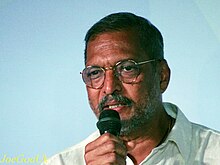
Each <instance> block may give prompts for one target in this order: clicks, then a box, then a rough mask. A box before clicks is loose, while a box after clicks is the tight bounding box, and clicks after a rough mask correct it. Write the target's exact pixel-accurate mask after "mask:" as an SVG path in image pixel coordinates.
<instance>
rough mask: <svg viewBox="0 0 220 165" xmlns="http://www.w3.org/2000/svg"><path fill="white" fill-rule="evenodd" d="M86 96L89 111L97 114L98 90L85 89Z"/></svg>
mask: <svg viewBox="0 0 220 165" xmlns="http://www.w3.org/2000/svg"><path fill="white" fill-rule="evenodd" d="M87 94H88V100H89V104H90V107H91V109H92V110H93V111H94V113H95V114H98V104H99V94H100V92H99V90H97V89H92V88H88V87H87Z"/></svg>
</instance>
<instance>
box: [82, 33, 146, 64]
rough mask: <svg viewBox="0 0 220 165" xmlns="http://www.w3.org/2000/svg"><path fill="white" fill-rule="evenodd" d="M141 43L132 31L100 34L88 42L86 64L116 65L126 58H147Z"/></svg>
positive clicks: (137, 59) (138, 59)
mask: <svg viewBox="0 0 220 165" xmlns="http://www.w3.org/2000/svg"><path fill="white" fill-rule="evenodd" d="M139 43H140V42H139V41H138V37H137V36H136V35H135V33H134V32H132V31H121V32H108V33H103V34H100V35H98V36H96V37H95V38H94V39H93V40H91V41H89V42H88V45H87V62H86V65H87V66H88V65H99V66H101V65H102V66H107V65H114V64H115V63H117V62H118V61H121V60H124V59H134V60H136V61H140V60H143V59H145V60H146V59H147V56H146V54H144V51H143V50H142V49H141V46H140V44H139Z"/></svg>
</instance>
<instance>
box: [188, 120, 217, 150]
mask: <svg viewBox="0 0 220 165" xmlns="http://www.w3.org/2000/svg"><path fill="white" fill-rule="evenodd" d="M192 134H193V138H195V139H197V143H198V144H199V145H201V144H204V145H213V147H214V146H216V147H217V146H218V147H220V132H219V131H216V130H214V129H211V128H208V127H205V126H203V125H199V124H195V123H192Z"/></svg>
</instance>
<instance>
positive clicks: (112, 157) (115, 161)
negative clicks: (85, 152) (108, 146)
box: [86, 152, 126, 165]
mask: <svg viewBox="0 0 220 165" xmlns="http://www.w3.org/2000/svg"><path fill="white" fill-rule="evenodd" d="M86 164H87V165H103V164H111V165H125V164H126V158H123V157H121V156H119V155H117V154H116V153H113V152H112V153H108V154H105V155H102V156H97V157H96V159H91V160H86Z"/></svg>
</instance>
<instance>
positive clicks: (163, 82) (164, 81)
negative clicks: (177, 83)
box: [160, 59, 170, 93]
mask: <svg viewBox="0 0 220 165" xmlns="http://www.w3.org/2000/svg"><path fill="white" fill-rule="evenodd" d="M169 81H170V68H169V66H168V64H167V61H166V60H165V59H164V60H161V61H160V91H161V93H163V92H164V91H165V90H166V89H167V87H168V84H169Z"/></svg>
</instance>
